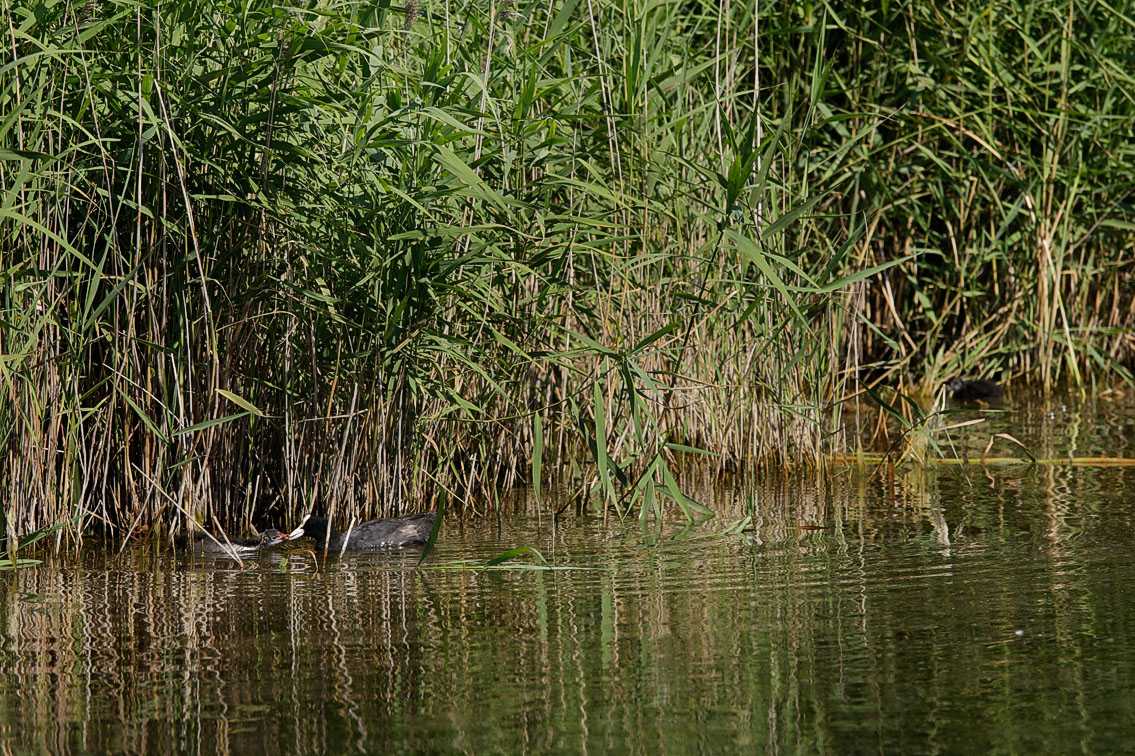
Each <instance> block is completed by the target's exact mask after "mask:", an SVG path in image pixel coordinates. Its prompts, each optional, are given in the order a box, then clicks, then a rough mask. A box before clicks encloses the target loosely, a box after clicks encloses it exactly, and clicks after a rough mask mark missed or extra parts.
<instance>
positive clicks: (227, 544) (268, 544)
mask: <svg viewBox="0 0 1135 756" xmlns="http://www.w3.org/2000/svg"><path fill="white" fill-rule="evenodd" d="M291 538H292V534H288V533H281V532H280V531H279V530H276V529H275V528H268V529H267V530H265V531H264V532H263V533H261V534H260V537H259V538H249V539H244V540H239V541H225V540H224V539H219V540H214V539H212V538H200V539H198V540H196V541H194V542H193V552H194V553H195V554H202V555H206V556H220V557H235V558H237V559H239V558H240V557H249V556H255V555H256V554H257V553H259V552H260V550H261V549H270V548H272V547H273V546H277V545H279V544H281V543H283V542H284V541H287V540H290V539H291Z"/></svg>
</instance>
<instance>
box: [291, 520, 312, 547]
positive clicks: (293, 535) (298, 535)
mask: <svg viewBox="0 0 1135 756" xmlns="http://www.w3.org/2000/svg"><path fill="white" fill-rule="evenodd" d="M310 519H311V515H310V514H308V515H306V516H305V517H304V518H303V519H302V520H300V524H299V527H297V528H296V529H295V530H293V531H292V532H291V533H288V540H289V541H290V540H292V539H293V538H302V537H303V526H304V523H305V522H307V521H308V520H310Z"/></svg>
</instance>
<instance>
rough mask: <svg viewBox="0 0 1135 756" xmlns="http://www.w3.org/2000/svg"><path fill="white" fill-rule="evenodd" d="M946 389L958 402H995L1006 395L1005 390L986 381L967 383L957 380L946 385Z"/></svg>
mask: <svg viewBox="0 0 1135 756" xmlns="http://www.w3.org/2000/svg"><path fill="white" fill-rule="evenodd" d="M946 388H947V389H949V391H950V396H952V397H953V398H954V401H957V402H995V401H998V400H1000V399H1001V397H1002V396H1004V395H1005V390H1004V389H1003V388H1001V387H1000V386H998V385H997V384H996V383H994V382H993V381H987V380H984V379H981V380H975V381H967V380H963V379H961V378H955V379H954V380H952V381H950V382H949V383H947V384H946Z"/></svg>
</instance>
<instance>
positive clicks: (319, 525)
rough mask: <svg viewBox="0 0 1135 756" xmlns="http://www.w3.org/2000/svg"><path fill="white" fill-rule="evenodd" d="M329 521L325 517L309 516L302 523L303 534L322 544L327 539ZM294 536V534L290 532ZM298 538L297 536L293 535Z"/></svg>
mask: <svg viewBox="0 0 1135 756" xmlns="http://www.w3.org/2000/svg"><path fill="white" fill-rule="evenodd" d="M330 525H331V524H330V523H329V522H328V521H327V518H326V517H309V518H307V521H306V522H304V524H303V525H302V527H303V536H304V537H305V538H311V539H312V540H314V541H315V542H316V543H318V544H323V543H325V542H326V541H327V532H328V530H330ZM292 535H293V536H295V534H294V533H293V534H292ZM295 537H296V538H298V537H299V536H295Z"/></svg>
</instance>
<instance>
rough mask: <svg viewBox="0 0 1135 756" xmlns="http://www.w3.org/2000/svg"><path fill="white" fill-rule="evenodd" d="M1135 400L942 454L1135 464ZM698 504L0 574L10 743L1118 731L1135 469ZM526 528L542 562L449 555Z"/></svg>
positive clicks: (1093, 741) (596, 745)
mask: <svg viewBox="0 0 1135 756" xmlns="http://www.w3.org/2000/svg"><path fill="white" fill-rule="evenodd" d="M1133 418H1135V412H1132V410H1131V408H1130V406H1128V405H1123V404H1122V403H1115V402H1112V403H1107V402H1103V403H1087V404H1084V403H1066V404H1049V405H1043V406H1042V405H1039V404H1036V403H1026V402H1019V403H1018V404H1017V405H1015V406H1012V407H1010V409H1009V411H1008V412H1006V413H1005V414H1004V415H1002V416H998V417H997V418H996V420H995V421H994V422H993V423H992V424H987V425H984V426H980V427H978V428H976V429H967V431H966V432H970V433H972V435H968V436H964V437H959V438H957V439H955V441H956V442H957V443H958V444H959V445H961V446H962V447H972V448H975V449H978V450H980V448H982V447H984V445H985V442H986V440H987V437H988V436H989V434H990V433H991V432H993V431H996V430H997V429H1003V430H1011V431H1012V432H1013V433H1014V436H1015V437H1017V438H1019V439H1021V440H1023V441H1024V442H1026V443H1028V444H1029V445H1030V446H1031V447H1033V448H1034V449H1035V450H1036V452H1037V456H1060V455H1066V454H1068V453H1076V454H1108V455H1112V456H1117V455H1123V454H1126V455H1129V456H1130V455H1131V447H1132V443H1133V442H1132V437H1133V435H1135V434H1133V433H1132V430H1135V421H1133ZM688 484H689V485H690V486H691V487H692V488H697V487H698V485H699V484H698V482H697V481H696V480H691V481H688ZM699 493H700V496H701V497H702V498H703V499H704V500H705V501H706V503H708V504H710V505H711V506H712V507H713V508H714V509H715V510H717V511H718V512H719V515H718V516H717V517H716V518H714V519H713V520H710V521H709V522H707V523H703V524H701V525H699V526H696V527H684V526H683V525H682V524H681V523H680V522H677V521H667V522H664V523H661V524H657V523H650V524H648V525H647V526H646V527H643V526H642V525H640V523H639V522H638V521H637V520H634V521H627V522H619V521H617V520H608V521H604V520H603V519H602V518H598V517H579V516H574V515H573V516H568V517H565V518H563V519H562V520H561V521H560V522H558V523H553V522H552V520H551V519H550V518H549V517H548V516H546V515H543V516H541V515H540V510H541V507H538V506H536V505H534V504H532V503H527V504H526V503H524V502H519V503H518V504H517V505H516V511H508V512H505V513H503V515H502V516H500V517H497V516H489V517H483V518H475V519H471V520H470V521H468V522H464V523H462V522H458V521H451V522H448V523H447V524H446V528H445V530H444V531H443V537H442V540H441V542H440V544H439V546H438V548H437V550H436V552H435V553H434V555H432V556H431V557H430V560H429V564H430V565H431V567H430V568H429V569H424V570H416V569H414V565H415V563H416V554H415V553H412V552H404V553H398V554H394V555H378V556H366V557H355V558H347V559H343V560H333V561H332V562H329V563H320V562H317V561H316V560H315V559H313V558H312V556H311V555H309V554H306V553H303V552H291V553H289V554H287V555H286V556H284V557H276V558H268V559H260V560H254V561H252V562H250V563H246V564H245V565H244V566H243V568H242V567H239V566H238V565H236V564H235V563H232V562H226V561H202V560H193V559H189V558H186V557H184V556H180V555H177V554H174V553H171V552H170V551H169V550H168V549H166V548H165V547H164V546H162V545H156V544H144V545H138V546H134V547H131V548H129V549H127V550H126V551H123V552H121V553H120V552H119V551H117V550H114V549H109V548H100V547H87V548H85V549H84V550H83V551H82V553H80V554H78V555H61V556H59V557H57V558H50V559H48V561H47V562H46V563H45V564H44V565H43V566H41V567H39V568H37V569H29V570H22V571H19V572H15V573H6V574H3V575H0V748H3V749H4V750H5V751H6V752H15V753H36V752H44V751H50V752H83V751H97V752H123V751H126V752H139V751H150V752H167V751H173V750H176V751H181V752H193V753H196V752H204V753H255V752H268V751H270V752H282V753H312V752H330V753H340V752H369V753H380V752H437V753H454V752H462V753H477V754H481V753H545V752H570V753H577V752H592V753H620V752H631V753H643V754H646V753H651V754H653V753H663V752H673V753H689V752H702V753H715V752H728V751H738V750H744V751H748V752H764V753H814V752H840V753H864V752H887V753H938V752H941V753H959V752H1000V753H1039V752H1045V753H1054V752H1060V753H1069V752H1093V753H1094V752H1116V751H1122V750H1125V749H1127V748H1128V747H1129V745H1130V743H1131V742H1132V738H1133V737H1135V602H1133V601H1132V599H1131V596H1132V595H1133V591H1135V469H1131V468H1123V467H1113V468H1099V467H1076V466H1071V465H1046V466H1038V467H1030V466H1026V465H1021V466H1018V467H1005V468H983V467H979V466H955V467H933V468H929V469H927V470H924V471H921V472H919V471H911V472H905V473H903V472H900V473H897V474H895V475H886V474H873V473H872V472H871V471H856V470H850V469H837V470H836V471H834V472H833V474H832V475H831V476H818V477H813V478H795V479H788V480H781V481H771V480H767V479H766V480H763V481H759V482H756V483H751V484H746V485H726V486H718V487H716V488H713V489H709V488H705V487H702V488H700V489H699ZM746 516H751V517H752V524H751V527H750V528H749V529H748V530H747V531H745V532H740V533H737V532H728V531H729V529H730V526H731V525H733V524H734V523H736V522H738V521H740V520H742V518H744V517H746ZM520 544H527V545H531V546H534V547H536V548H537V549H539V550H540V551H541V553H542V554H543V555H544V556H545V557H546V559H547V560H548V561H549V562H550V563H551V564H552V565H553V566H554V567H556V568H557V569H554V570H539V569H528V568H521V569H509V570H494V571H486V570H471V569H467V568H462V565H463V564H465V563H467V562H469V561H477V560H485V559H488V558H490V557H492V556H493V555H495V554H497V553H499V552H501V551H502V550H504V549H506V548H509V547H512V546H516V545H520ZM523 561H525V563H526V564H527V565H534V563H535V560H532V559H528V560H523Z"/></svg>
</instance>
